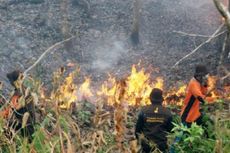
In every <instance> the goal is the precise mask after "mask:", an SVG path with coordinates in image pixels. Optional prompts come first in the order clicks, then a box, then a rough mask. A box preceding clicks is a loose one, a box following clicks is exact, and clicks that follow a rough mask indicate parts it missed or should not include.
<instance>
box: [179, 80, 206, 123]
mask: <svg viewBox="0 0 230 153" xmlns="http://www.w3.org/2000/svg"><path fill="white" fill-rule="evenodd" d="M206 93H207V88H206V87H203V86H202V85H201V84H200V83H199V82H198V81H197V80H196V79H195V78H193V79H191V80H190V82H189V84H188V87H187V91H186V96H185V100H184V105H183V107H182V111H181V115H182V114H183V113H184V110H185V108H186V107H187V105H189V103H190V104H191V103H192V102H193V105H192V106H191V109H190V110H189V112H188V113H187V114H186V119H185V121H186V122H188V123H191V122H194V121H196V119H198V118H199V117H200V115H201V113H200V101H199V100H198V99H197V97H199V96H200V97H201V98H203V99H204V98H205V94H206Z"/></svg>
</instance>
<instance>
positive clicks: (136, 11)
mask: <svg viewBox="0 0 230 153" xmlns="http://www.w3.org/2000/svg"><path fill="white" fill-rule="evenodd" d="M139 18H140V0H134V2H133V27H132V33H131V36H130V39H131V42H132V44H133V45H138V44H139V20H140V19H139Z"/></svg>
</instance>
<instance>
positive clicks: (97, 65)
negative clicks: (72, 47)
mask: <svg viewBox="0 0 230 153" xmlns="http://www.w3.org/2000/svg"><path fill="white" fill-rule="evenodd" d="M93 48H94V50H93V51H92V52H93V53H94V55H95V57H94V60H93V61H92V68H93V69H95V70H98V71H106V70H109V69H111V68H113V67H114V66H116V64H117V62H118V61H119V59H120V58H121V57H122V56H123V55H125V54H126V53H127V52H128V49H127V48H126V47H125V44H124V41H122V40H121V39H120V40H119V39H118V38H117V37H112V38H108V39H103V40H99V42H97V43H96V45H93Z"/></svg>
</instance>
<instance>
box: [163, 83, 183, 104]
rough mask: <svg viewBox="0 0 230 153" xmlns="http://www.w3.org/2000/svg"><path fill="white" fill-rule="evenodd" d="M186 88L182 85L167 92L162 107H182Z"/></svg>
mask: <svg viewBox="0 0 230 153" xmlns="http://www.w3.org/2000/svg"><path fill="white" fill-rule="evenodd" d="M186 87H187V86H186V85H184V84H183V85H181V86H180V87H179V88H178V89H176V88H172V89H171V90H169V91H168V92H167V94H166V96H165V97H166V98H165V99H166V100H165V102H164V105H168V104H172V105H178V106H182V105H183V101H184V97H185V92H186Z"/></svg>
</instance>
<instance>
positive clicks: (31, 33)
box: [0, 0, 229, 82]
mask: <svg viewBox="0 0 230 153" xmlns="http://www.w3.org/2000/svg"><path fill="white" fill-rule="evenodd" d="M63 5H64V6H66V9H63ZM132 5H133V4H132V1H131V0H126V1H123V0H116V1H110V0H67V1H61V0H5V1H4V0H3V1H1V2H0V15H1V20H0V25H1V26H0V48H1V51H0V55H1V56H0V65H1V69H0V76H1V80H4V81H6V77H5V74H6V73H7V72H9V71H11V70H13V69H21V70H25V69H26V68H28V67H29V66H30V65H31V64H33V63H34V62H35V61H36V59H37V58H38V57H39V56H40V55H41V54H42V53H43V52H44V51H45V50H46V49H47V48H49V47H50V46H52V45H53V44H55V43H56V42H59V41H62V40H64V39H66V38H68V37H71V36H74V39H72V40H71V41H68V42H67V43H65V44H64V45H63V46H60V47H59V48H58V49H54V50H53V51H52V52H50V53H49V54H48V56H46V57H45V58H44V59H43V60H42V61H41V63H40V64H39V65H38V66H37V67H36V68H35V69H34V70H33V72H32V73H33V74H35V75H36V76H38V77H40V78H42V80H49V79H48V78H50V75H51V74H52V72H53V71H55V70H56V69H57V68H59V67H61V66H65V65H67V63H70V62H72V63H78V64H79V65H80V67H81V71H82V74H83V75H89V76H91V77H92V78H93V79H94V80H96V81H97V80H101V79H102V78H104V76H105V74H107V73H108V72H111V73H113V74H114V75H117V76H124V75H126V74H127V73H129V72H130V67H131V65H132V64H136V63H138V61H139V60H141V61H142V63H143V66H144V67H157V68H159V69H160V71H159V73H158V74H156V75H160V76H164V77H165V78H166V79H165V80H168V81H169V82H171V81H175V80H183V81H185V80H188V79H190V76H191V75H192V73H193V68H194V65H195V64H196V63H200V62H202V63H205V64H207V65H209V67H210V70H211V72H212V73H216V66H217V63H218V60H219V52H220V50H221V47H222V42H223V38H224V36H219V37H217V38H216V39H214V40H212V41H211V43H209V44H207V45H205V46H203V47H202V48H200V49H199V50H198V51H197V52H196V53H195V54H193V55H192V56H191V57H189V58H188V59H187V60H185V61H183V62H182V63H181V64H180V65H179V66H178V68H177V69H176V70H175V69H171V68H172V66H173V64H175V63H176V62H177V61H178V60H179V59H180V58H182V57H183V56H185V55H186V54H188V53H189V52H190V51H191V50H193V49H194V48H195V47H196V46H198V45H199V44H200V43H202V42H203V41H205V40H206V39H207V38H200V37H190V36H183V35H180V34H178V33H176V32H175V31H183V32H187V33H195V34H202V35H211V34H212V33H214V31H215V30H216V29H217V28H218V26H219V25H220V24H221V22H222V21H221V17H220V15H219V14H218V12H217V11H216V8H215V6H214V4H213V3H212V1H208V0H204V1H199V0H196V1H194V0H188V1H186V2H184V1H183V0H175V1H168V0H147V1H144V2H143V3H142V4H141V15H140V21H141V22H140V44H139V46H138V47H133V46H132V45H131V43H130V41H129V36H130V33H131V29H132V22H133V18H132V16H133V10H132V8H133V6H132ZM63 27H65V28H66V29H65V30H66V31H65V32H63ZM223 30H224V29H223ZM226 63H229V61H226ZM102 80H103V79H102Z"/></svg>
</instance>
